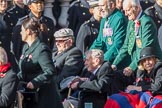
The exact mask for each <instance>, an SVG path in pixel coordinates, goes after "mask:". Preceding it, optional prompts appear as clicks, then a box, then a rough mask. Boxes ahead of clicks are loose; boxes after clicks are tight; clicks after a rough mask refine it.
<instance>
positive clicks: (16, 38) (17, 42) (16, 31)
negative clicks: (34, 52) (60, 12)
mask: <svg viewBox="0 0 162 108" xmlns="http://www.w3.org/2000/svg"><path fill="white" fill-rule="evenodd" d="M28 17H29V18H34V19H36V20H38V21H39V22H40V23H41V24H45V25H46V27H47V31H48V32H47V33H46V32H41V33H40V35H39V38H40V40H41V41H43V42H45V43H46V44H47V45H48V46H49V47H50V48H51V49H53V46H54V38H53V34H54V29H55V28H54V24H53V21H52V19H50V18H48V17H46V16H43V15H42V16H41V17H40V19H37V18H36V17H35V16H34V15H33V14H32V13H30V14H29V15H27V16H25V17H23V18H21V19H19V21H18V22H17V24H16V26H15V27H14V28H13V38H12V42H13V46H12V51H13V53H14V55H15V57H16V59H17V60H19V58H20V55H21V51H22V46H23V42H22V40H21V35H20V32H21V24H22V22H23V21H24V20H25V18H28Z"/></svg>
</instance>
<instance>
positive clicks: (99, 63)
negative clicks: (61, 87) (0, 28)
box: [64, 49, 113, 108]
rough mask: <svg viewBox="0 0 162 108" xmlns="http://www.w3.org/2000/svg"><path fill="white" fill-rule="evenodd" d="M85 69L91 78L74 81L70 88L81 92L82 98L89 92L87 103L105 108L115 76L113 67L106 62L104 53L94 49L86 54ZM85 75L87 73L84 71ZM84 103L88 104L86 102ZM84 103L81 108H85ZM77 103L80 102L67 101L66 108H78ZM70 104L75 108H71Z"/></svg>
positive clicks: (95, 107) (98, 107)
mask: <svg viewBox="0 0 162 108" xmlns="http://www.w3.org/2000/svg"><path fill="white" fill-rule="evenodd" d="M85 67H86V69H87V71H86V72H88V73H91V75H90V76H89V77H85V76H83V77H80V78H79V79H78V80H77V81H72V83H71V84H70V88H72V89H77V90H81V94H83V95H82V96H84V93H86V91H89V95H88V94H87V96H89V97H90V98H89V100H87V102H91V103H92V104H93V108H103V106H104V103H105V99H106V97H107V95H106V94H105V93H110V86H111V83H112V79H111V78H112V76H113V71H112V69H111V65H110V63H108V62H104V55H103V51H101V50H99V49H92V50H89V51H88V52H87V53H86V59H85ZM83 73H85V71H83ZM74 94H75V93H74ZM94 94H95V95H94ZM72 96H74V95H72ZM82 96H81V97H82ZM77 98H78V97H77ZM83 98H84V97H83ZM92 99H93V100H92ZM96 99H97V100H96ZM83 102H86V100H84V101H83ZM83 102H82V99H81V100H80V102H79V103H80V105H79V108H84V103H83ZM77 103H78V101H76V100H73V99H67V100H66V101H65V102H64V108H78V107H77V106H78V104H77ZM70 104H71V105H72V106H74V107H70V106H69V105H70Z"/></svg>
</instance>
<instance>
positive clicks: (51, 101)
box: [18, 38, 62, 108]
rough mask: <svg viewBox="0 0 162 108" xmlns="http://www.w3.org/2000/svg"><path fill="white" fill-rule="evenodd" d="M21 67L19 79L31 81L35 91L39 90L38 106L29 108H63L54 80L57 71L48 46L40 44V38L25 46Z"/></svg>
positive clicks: (29, 107)
mask: <svg viewBox="0 0 162 108" xmlns="http://www.w3.org/2000/svg"><path fill="white" fill-rule="evenodd" d="M19 67H20V72H19V73H18V76H19V79H20V80H23V81H25V82H29V81H30V82H32V83H33V85H34V87H35V89H36V88H39V91H38V93H39V95H38V96H39V97H38V98H39V99H38V104H36V105H31V106H28V108H62V105H61V102H60V97H59V94H58V91H57V86H56V83H55V82H53V80H52V78H53V76H54V75H56V70H55V68H54V66H53V62H52V53H51V51H50V49H49V48H48V47H47V45H45V44H44V43H42V42H40V40H39V38H37V39H36V40H35V41H34V43H33V44H32V45H31V46H30V47H28V45H27V44H26V45H24V47H23V52H22V55H21V58H20V62H19ZM29 104H30V103H29Z"/></svg>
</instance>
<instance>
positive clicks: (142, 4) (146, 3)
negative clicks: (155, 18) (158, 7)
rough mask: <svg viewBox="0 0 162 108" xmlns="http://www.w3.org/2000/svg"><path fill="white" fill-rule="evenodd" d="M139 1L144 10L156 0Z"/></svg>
mask: <svg viewBox="0 0 162 108" xmlns="http://www.w3.org/2000/svg"><path fill="white" fill-rule="evenodd" d="M139 1H140V4H141V7H142V10H145V9H147V8H148V7H150V6H152V5H154V3H155V0H139Z"/></svg>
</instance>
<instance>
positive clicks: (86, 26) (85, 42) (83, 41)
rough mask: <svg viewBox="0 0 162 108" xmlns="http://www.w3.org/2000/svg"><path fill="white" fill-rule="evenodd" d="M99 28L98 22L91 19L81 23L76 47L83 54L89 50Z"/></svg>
mask: <svg viewBox="0 0 162 108" xmlns="http://www.w3.org/2000/svg"><path fill="white" fill-rule="evenodd" d="M99 28H100V22H99V21H97V20H95V18H94V17H91V18H90V20H88V21H86V22H85V23H83V24H82V25H81V27H80V29H79V32H78V35H77V38H76V46H77V47H78V48H79V49H80V50H81V51H82V53H83V54H84V53H85V52H86V50H88V49H89V48H90V46H91V45H92V43H93V41H94V40H95V39H96V38H97V36H98V33H99Z"/></svg>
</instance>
